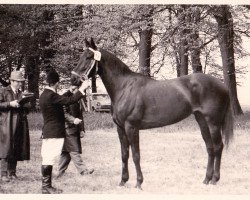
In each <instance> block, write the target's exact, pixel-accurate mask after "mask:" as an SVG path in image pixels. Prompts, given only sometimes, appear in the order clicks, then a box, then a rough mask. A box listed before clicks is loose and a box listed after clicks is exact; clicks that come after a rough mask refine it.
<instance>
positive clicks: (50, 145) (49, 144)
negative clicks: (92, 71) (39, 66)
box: [39, 70, 89, 194]
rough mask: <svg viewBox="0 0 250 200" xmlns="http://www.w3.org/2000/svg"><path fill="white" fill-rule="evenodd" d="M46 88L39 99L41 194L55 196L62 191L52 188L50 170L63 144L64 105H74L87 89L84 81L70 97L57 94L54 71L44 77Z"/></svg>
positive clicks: (56, 80)
mask: <svg viewBox="0 0 250 200" xmlns="http://www.w3.org/2000/svg"><path fill="white" fill-rule="evenodd" d="M46 82H47V84H48V86H47V87H46V88H45V89H44V91H43V92H42V94H41V96H40V98H39V104H40V109H41V113H42V116H43V121H44V126H43V129H42V147H41V156H42V166H41V171H42V193H43V194H55V193H62V190H60V189H57V188H54V187H52V180H51V179H52V169H53V165H54V164H55V161H56V159H57V158H58V157H59V156H60V154H61V152H62V147H63V144H64V138H65V135H66V131H65V117H64V109H63V106H64V105H70V104H72V103H76V102H77V101H78V100H79V99H80V98H82V97H83V95H84V89H85V88H86V87H88V84H89V83H88V82H87V81H85V82H84V83H82V85H81V86H80V87H79V91H78V92H76V93H75V94H74V95H72V96H71V97H66V96H61V95H59V94H57V89H58V86H59V74H58V73H57V72H56V71H55V70H50V71H49V72H48V74H47V77H46Z"/></svg>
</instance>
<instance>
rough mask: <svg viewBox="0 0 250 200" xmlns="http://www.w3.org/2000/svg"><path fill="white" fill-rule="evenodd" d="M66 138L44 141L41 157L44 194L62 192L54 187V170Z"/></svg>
mask: <svg viewBox="0 0 250 200" xmlns="http://www.w3.org/2000/svg"><path fill="white" fill-rule="evenodd" d="M63 143H64V138H51V139H43V141H42V148H41V155H42V167H41V171H42V193H43V194H58V193H62V190H60V189H56V188H54V187H52V184H51V183H52V169H53V165H54V164H55V161H56V159H57V157H58V156H60V154H61V152H62V147H63Z"/></svg>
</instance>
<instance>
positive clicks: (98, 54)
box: [71, 48, 101, 82]
mask: <svg viewBox="0 0 250 200" xmlns="http://www.w3.org/2000/svg"><path fill="white" fill-rule="evenodd" d="M88 49H89V50H90V51H92V52H94V60H92V61H91V65H90V68H89V69H88V70H86V72H85V73H83V75H82V76H81V75H80V74H78V73H77V72H75V71H72V72H71V74H73V75H75V76H78V77H79V78H80V80H81V81H82V82H83V81H84V80H87V79H88V76H89V73H90V72H91V70H92V69H93V67H94V66H95V65H96V72H95V73H97V71H98V61H100V60H101V52H100V51H96V50H94V49H92V48H88Z"/></svg>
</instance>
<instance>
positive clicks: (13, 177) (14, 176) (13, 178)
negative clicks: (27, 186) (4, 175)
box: [9, 174, 18, 180]
mask: <svg viewBox="0 0 250 200" xmlns="http://www.w3.org/2000/svg"><path fill="white" fill-rule="evenodd" d="M9 178H10V179H11V180H18V177H17V175H16V174H11V175H9Z"/></svg>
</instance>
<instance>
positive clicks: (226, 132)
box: [222, 102, 234, 147]
mask: <svg viewBox="0 0 250 200" xmlns="http://www.w3.org/2000/svg"><path fill="white" fill-rule="evenodd" d="M222 135H223V136H224V142H225V145H226V147H228V146H229V143H230V141H231V140H232V139H233V136H234V116H233V112H232V106H231V103H230V102H229V103H228V105H227V110H226V113H225V118H224V122H223V124H222Z"/></svg>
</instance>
